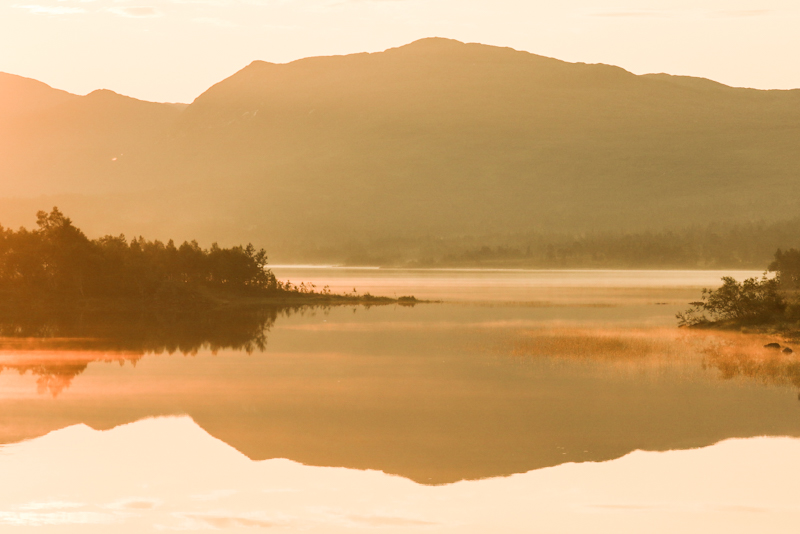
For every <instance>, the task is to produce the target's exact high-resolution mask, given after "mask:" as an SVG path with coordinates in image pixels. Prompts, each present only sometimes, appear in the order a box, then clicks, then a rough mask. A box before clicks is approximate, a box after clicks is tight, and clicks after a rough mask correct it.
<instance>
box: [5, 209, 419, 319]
mask: <svg viewBox="0 0 800 534" xmlns="http://www.w3.org/2000/svg"><path fill="white" fill-rule="evenodd" d="M37 226H38V228H36V229H34V230H26V229H25V228H20V229H19V230H18V231H13V230H10V229H5V228H2V227H0V295H1V296H2V301H1V302H2V303H3V308H5V310H3V311H6V312H8V311H9V310H13V309H14V308H17V307H20V306H25V307H31V306H34V307H36V306H39V307H56V308H60V309H63V308H64V307H73V306H75V305H81V306H84V307H90V308H93V309H98V308H100V309H102V308H115V307H121V306H123V307H130V306H133V307H136V306H140V307H145V308H158V309H165V308H172V309H175V310H190V309H209V308H214V307H219V306H225V305H231V304H241V303H248V304H258V303H270V304H281V303H284V304H298V303H301V302H309V303H324V302H327V303H339V302H341V303H343V302H348V303H358V302H367V303H375V304H377V303H381V302H393V301H394V300H395V299H389V298H382V297H373V296H371V295H368V294H367V295H363V296H356V295H353V296H344V295H334V294H332V293H331V292H330V291H329V289H328V288H327V287H326V288H323V289H322V290H320V291H317V289H316V287H315V286H313V285H306V284H300V285H299V286H294V285H292V284H291V283H290V282H281V281H279V280H277V279H276V277H275V275H274V274H273V273H272V272H271V271H270V270H269V269H268V268H267V254H266V252H265V251H264V250H263V249H260V250H257V249H256V248H255V247H254V246H253V245H251V244H249V245H247V246H236V247H231V248H221V247H219V246H217V244H213V245H212V246H211V248H210V249H203V248H201V247H200V246H199V245H198V244H197V242H196V241H192V242H184V243H183V244H181V245H180V246H176V245H175V244H174V243H173V242H172V241H171V240H170V241H169V242H167V243H162V242H161V241H157V240H156V241H147V240H145V239H144V238H142V237H138V238H134V239H131V240H130V241H129V240H127V239H126V238H125V236H124V235H120V236H105V237H101V238H99V239H89V238H88V237H87V236H86V235H85V234H84V233H83V232H82V231H81V230H80V229H78V228H77V227H76V226H75V225H73V223H72V221H71V220H70V219H69V218H68V217H66V216H64V214H63V213H61V211H59V210H58V208H53V210H52V211H51V212H50V213H47V212H44V211H40V212H38V213H37ZM398 300H399V299H398ZM411 301H413V298H411V297H405V298H404V300H403V302H404V303H407V302H411Z"/></svg>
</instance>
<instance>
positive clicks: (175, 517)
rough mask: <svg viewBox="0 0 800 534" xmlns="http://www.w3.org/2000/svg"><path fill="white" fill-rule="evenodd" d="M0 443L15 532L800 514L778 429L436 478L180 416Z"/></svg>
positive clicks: (678, 522) (360, 528) (593, 526)
mask: <svg viewBox="0 0 800 534" xmlns="http://www.w3.org/2000/svg"><path fill="white" fill-rule="evenodd" d="M0 451H1V452H0V473H2V474H3V475H4V477H5V478H4V480H13V481H14V483H13V484H0V530H3V531H5V530H9V531H11V532H17V531H21V532H25V531H28V530H33V531H42V530H44V531H47V532H50V531H56V532H59V533H62V534H63V533H71V532H80V533H83V532H94V531H97V532H115V533H123V534H124V533H137V534H138V533H142V532H156V531H164V530H167V531H171V530H179V531H192V532H193V531H205V530H216V531H222V532H240V531H241V532H251V531H253V530H254V529H258V528H268V529H269V531H270V532H311V533H316V532H319V533H325V534H331V533H349V532H365V531H367V532H373V531H381V532H383V531H390V532H416V531H420V532H426V533H431V532H432V533H439V532H441V533H445V532H448V533H450V532H458V533H461V534H472V533H475V534H479V533H486V532H503V533H506V532H510V533H514V532H519V533H522V532H558V533H586V532H592V533H614V534H620V533H637V534H638V533H641V532H648V533H669V534H672V533H675V532H689V533H698V534H699V533H707V532H770V533H775V534H779V533H784V532H785V533H789V532H792V533H793V532H795V531H796V528H797V527H796V525H797V522H798V520H800V508H798V506H797V502H798V499H799V498H800V491H798V489H797V483H796V482H797V479H798V477H800V464H799V463H798V462H797V461H796V459H797V458H798V455H800V440H798V439H788V438H764V437H761V438H751V439H747V440H728V441H725V442H722V443H719V444H716V445H714V446H712V447H708V448H704V449H700V450H691V451H669V452H661V453H657V452H641V451H639V452H634V453H632V454H629V455H627V456H625V457H623V458H620V459H617V460H613V461H609V462H605V463H583V464H566V465H561V466H559V467H555V468H552V469H543V470H538V471H532V472H527V473H522V474H517V475H514V476H511V477H507V478H491V479H486V480H479V481H466V482H460V483H456V484H450V485H443V486H433V487H432V486H424V485H419V484H415V483H413V482H411V481H409V480H407V479H404V478H400V477H395V476H388V475H386V474H384V473H381V472H377V471H357V470H352V469H341V468H337V469H331V468H320V467H311V466H304V465H301V464H298V463H296V462H292V461H289V460H285V459H273V460H267V461H263V462H253V461H250V460H248V459H247V458H245V457H244V456H242V455H241V454H239V453H237V452H236V451H235V450H233V449H232V448H230V447H229V446H227V445H225V444H224V443H222V442H220V441H218V440H216V439H214V438H213V437H211V436H209V435H208V434H207V433H206V432H204V431H203V430H202V429H200V428H199V427H198V426H197V425H196V424H194V423H193V422H192V421H191V420H190V419H189V418H186V417H179V418H158V419H149V420H145V421H140V422H137V423H134V424H131V425H125V426H121V427H118V428H115V429H113V430H110V431H106V432H97V431H94V430H91V429H89V428H87V427H86V426H83V425H79V426H73V427H70V428H65V429H62V430H59V431H56V432H53V433H52V434H49V435H47V436H44V437H42V438H39V439H36V440H34V441H30V442H25V443H21V444H18V445H13V446H6V447H3V448H2V449H0ZM31 473H47V475H46V476H31ZM48 529H52V530H48Z"/></svg>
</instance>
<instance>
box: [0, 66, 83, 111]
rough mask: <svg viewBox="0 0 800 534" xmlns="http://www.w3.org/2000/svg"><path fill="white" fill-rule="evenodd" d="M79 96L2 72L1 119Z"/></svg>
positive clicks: (0, 85)
mask: <svg viewBox="0 0 800 534" xmlns="http://www.w3.org/2000/svg"><path fill="white" fill-rule="evenodd" d="M76 98H78V96H77V95H73V94H72V93H68V92H66V91H60V90H58V89H53V88H52V87H50V86H49V85H47V84H44V83H42V82H39V81H36V80H31V79H30V78H23V77H22V76H15V75H13V74H6V73H4V72H0V120H4V119H6V118H7V117H10V116H13V115H22V114H26V113H33V112H37V111H42V110H45V109H48V108H52V107H54V106H57V105H59V104H63V103H65V102H69V101H70V100H74V99H76Z"/></svg>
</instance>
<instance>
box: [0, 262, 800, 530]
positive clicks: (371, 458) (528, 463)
mask: <svg viewBox="0 0 800 534" xmlns="http://www.w3.org/2000/svg"><path fill="white" fill-rule="evenodd" d="M273 270H274V272H275V274H276V275H277V276H278V278H279V279H282V280H286V279H288V280H291V281H292V282H293V283H299V282H306V283H313V284H315V285H316V286H317V289H321V288H322V287H324V286H328V287H330V289H331V290H333V291H334V292H338V293H344V292H348V293H353V292H355V293H358V294H365V293H370V294H373V295H387V296H398V297H399V296H403V295H414V296H416V297H417V298H418V299H424V300H429V301H432V302H428V303H421V304H417V305H415V306H400V305H395V304H392V305H383V306H372V307H364V306H337V307H331V308H305V309H303V308H300V309H297V308H294V309H282V310H278V309H276V310H271V311H269V312H265V313H264V314H262V315H259V316H257V317H247V318H242V319H241V320H240V319H238V318H233V319H231V320H230V321H226V322H225V323H224V324H223V323H219V322H208V323H203V324H195V325H191V327H187V326H186V325H175V324H169V325H166V326H164V325H160V326H158V327H157V328H156V327H151V326H147V327H137V328H124V329H118V330H114V329H112V328H106V327H102V328H101V327H93V328H94V329H92V328H89V326H87V325H83V324H80V321H78V322H77V323H75V324H77V325H78V326H75V325H74V324H73V327H72V328H71V329H69V328H65V327H62V328H60V329H58V328H56V329H53V328H52V327H45V326H41V325H40V326H37V327H36V328H30V329H29V330H26V328H28V327H25V328H22V327H20V326H19V325H10V326H8V325H7V326H5V327H4V330H3V332H5V335H6V337H3V338H2V340H0V343H1V344H2V350H1V351H0V370H1V371H0V444H3V445H2V446H0V480H3V484H1V485H0V530H2V531H3V532H6V531H8V532H17V531H20V532H29V531H34V532H73V531H74V532H110V531H113V532H150V531H153V532H155V531H161V530H183V531H189V532H192V531H206V530H212V531H213V530H219V531H224V532H227V531H230V532H238V531H243V532H244V531H258V530H259V529H269V531H276V532H297V531H309V532H325V533H327V532H372V531H376V532H412V531H420V532H458V533H462V532H464V533H472V532H476V533H478V532H493V531H494V532H553V533H556V532H558V533H563V532H615V533H616V532H676V531H687V532H715V531H722V530H723V529H725V530H726V531H728V532H754V531H760V532H794V531H795V530H796V527H793V525H795V524H796V522H797V520H798V519H800V489H798V488H797V482H796V481H797V480H798V478H799V477H798V475H800V439H798V438H800V401H798V389H800V360H798V358H797V357H796V356H795V355H794V354H792V355H785V354H782V353H778V352H772V351H769V350H767V349H765V348H764V347H763V345H764V344H766V343H768V342H771V341H776V339H773V338H770V337H768V336H763V335H756V334H742V333H738V332H713V331H694V330H685V329H679V328H677V327H676V321H675V317H674V315H675V313H676V312H678V311H682V310H683V309H685V308H686V307H687V303H688V302H690V301H693V300H697V299H698V298H699V295H700V291H701V288H703V287H715V286H717V285H719V280H720V277H721V276H723V275H731V276H734V277H736V278H737V279H742V278H744V277H749V276H757V275H759V274H760V273H751V272H728V271H726V272H716V271H522V270H520V271H499V270H498V271H481V270H387V269H346V268H333V267H326V268H321V267H302V266H301V267H297V266H277V267H275V268H274V269H273ZM433 301H435V302H433ZM71 324H72V323H71ZM777 341H779V342H781V343H783V341H782V340H777Z"/></svg>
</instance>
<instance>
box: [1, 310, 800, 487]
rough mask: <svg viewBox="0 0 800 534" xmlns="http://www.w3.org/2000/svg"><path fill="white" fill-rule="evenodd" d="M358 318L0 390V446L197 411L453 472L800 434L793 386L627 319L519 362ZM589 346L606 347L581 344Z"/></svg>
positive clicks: (239, 427) (478, 344) (236, 434)
mask: <svg viewBox="0 0 800 534" xmlns="http://www.w3.org/2000/svg"><path fill="white" fill-rule="evenodd" d="M416 311H417V310H415V312H416ZM369 313H370V314H381V313H395V314H402V313H404V312H403V311H402V310H400V311H398V312H391V311H390V310H388V309H387V310H377V311H376V310H372V311H370V312H369ZM430 313H438V312H437V311H436V310H432V311H430ZM464 313H476V312H475V310H472V309H467V310H466V311H465V312H464ZM350 316H352V313H350V311H349V310H339V311H337V310H333V311H332V312H331V316H326V317H318V318H315V319H312V318H304V319H303V321H304V322H301V324H299V325H298V324H297V322H296V321H287V322H289V323H292V324H294V325H295V326H297V328H296V329H292V328H288V329H287V328H280V329H279V328H275V329H273V333H272V334H271V338H270V350H269V351H268V352H266V353H264V354H263V355H257V356H256V357H251V356H247V355H246V354H243V353H241V352H233V351H228V352H224V353H223V354H224V358H219V357H214V356H211V355H209V354H207V353H204V352H203V351H200V352H199V353H198V354H197V356H196V357H195V358H192V359H191V360H187V359H184V358H167V357H148V358H145V359H144V360H141V361H140V362H139V364H138V365H137V369H136V371H135V372H126V369H119V368H117V367H116V366H99V367H98V368H95V369H96V371H97V372H99V373H102V374H101V375H96V378H95V381H93V382H92V381H90V380H89V377H85V376H83V377H81V379H80V380H79V381H76V383H75V384H73V386H72V387H71V388H70V389H69V390H67V391H65V392H64V393H62V394H61V395H60V396H59V398H58V399H57V401H55V402H57V404H54V401H53V400H52V399H50V398H48V397H47V396H44V395H39V396H32V397H31V398H28V399H12V400H0V411H2V413H3V422H4V424H3V425H0V442H5V443H9V442H16V441H20V440H21V439H25V438H30V437H34V436H37V435H42V434H45V433H47V432H49V431H51V430H53V429H57V428H63V427H65V426H69V425H72V424H77V423H85V424H88V425H90V426H92V427H94V428H97V429H108V428H112V427H115V426H118V425H120V424H123V423H127V422H131V421H136V420H139V419H143V418H146V417H151V416H154V415H179V414H188V415H190V416H191V417H192V419H194V421H195V422H196V423H197V424H198V425H199V426H201V427H202V428H203V429H205V430H206V431H207V432H209V433H210V434H211V435H212V436H214V437H216V438H218V439H220V440H222V441H224V442H226V443H228V444H229V445H231V446H232V447H234V448H236V449H237V450H239V451H240V452H242V453H243V454H245V455H246V456H248V457H249V458H251V459H254V460H262V459H268V458H289V459H291V460H295V461H298V462H301V463H304V464H307V465H322V466H339V467H341V466H344V467H351V468H358V469H379V470H382V471H385V472H387V473H393V474H399V475H402V476H405V477H408V478H411V479H413V480H415V481H418V482H422V483H444V482H452V481H455V480H460V479H464V478H466V479H477V478H484V477H490V476H498V475H508V474H512V473H519V472H525V471H529V470H531V469H536V468H541V467H547V466H553V465H558V464H562V463H564V462H584V461H600V460H607V459H612V458H616V457H619V456H622V455H625V454H627V453H629V452H630V451H632V450H636V449H644V450H667V449H684V448H693V447H700V446H705V445H709V444H713V443H716V442H717V441H720V440H723V439H726V438H730V437H749V436H759V435H790V436H798V435H800V429H799V428H798V426H797V413H796V412H797V400H796V393H794V392H793V391H791V390H788V389H787V388H780V387H762V386H760V385H754V384H752V383H751V384H748V383H746V382H742V381H738V382H736V381H719V380H718V379H717V377H716V372H714V373H713V374H712V375H709V374H708V373H704V372H703V370H702V369H701V366H700V363H701V362H702V361H703V357H704V355H705V354H704V353H703V352H702V350H701V349H702V347H700V348H696V349H697V350H695V349H693V348H692V345H691V344H689V345H679V346H677V348H673V349H672V350H673V352H670V353H667V354H666V356H667V357H666V358H664V360H663V361H661V360H658V359H657V357H658V354H659V351H660V350H661V348H663V345H664V344H666V341H664V340H661V339H656V340H655V342H654V343H651V344H649V345H648V343H647V339H646V338H645V337H644V336H640V335H636V336H633V338H631V337H630V336H629V337H628V338H625V337H624V336H622V335H621V332H619V331H618V332H616V333H615V335H611V334H609V335H605V337H604V338H603V336H604V334H603V333H602V332H601V333H600V334H599V335H595V336H594V337H590V336H587V335H581V332H574V334H575V335H574V336H573V337H572V338H569V336H566V335H564V333H562V336H561V338H562V339H561V341H558V340H556V341H552V340H549V338H548V337H547V336H546V334H547V333H548V332H549V330H547V329H543V330H542V332H541V333H542V336H539V338H538V339H535V340H534V343H535V345H530V344H529V345H526V346H525V347H531V346H536V347H540V349H541V350H542V351H543V352H539V353H535V352H530V353H529V354H530V355H528V356H524V355H523V354H522V353H520V354H518V357H516V358H514V357H510V355H509V351H508V350H507V349H508V346H507V345H503V346H502V350H501V351H500V352H499V353H497V352H492V353H490V354H489V355H487V353H486V348H487V347H486V345H485V344H486V340H487V338H486V333H485V332H483V333H480V332H476V331H475V328H473V327H471V326H469V325H465V326H464V327H463V328H461V327H458V326H457V325H455V326H454V325H449V326H446V327H436V328H423V327H420V326H419V324H417V323H414V324H412V325H410V326H409V325H405V326H404V325H403V324H397V323H394V322H392V323H389V324H388V325H381V324H380V323H378V324H377V325H376V324H374V323H356V324H354V325H353V327H354V329H350V328H346V327H347V326H348V324H349V323H348V321H351V320H353V319H351V318H350ZM336 318H338V320H339V322H338V323H334V320H335V319H336ZM324 321H327V322H324ZM332 323H334V324H332ZM280 325H281V323H278V325H277V326H278V327H280ZM301 326H302V328H301ZM356 332H357V334H356ZM278 333H279V334H280V335H278ZM584 333H585V332H584ZM612 334H614V333H612ZM600 338H603V339H605V341H603V339H600ZM502 339H503V340H507V338H506V337H505V336H503V338H502ZM514 339H518V338H514ZM598 339H600V340H599V341H598ZM592 344H594V345H595V346H597V347H599V349H601V350H602V351H603V352H605V353H606V354H605V355H604V356H603V357H602V358H599V359H597V358H596V359H590V358H586V357H584V356H582V354H585V353H586V352H587V351H586V350H585V349H586V347H588V346H591V345H592ZM558 347H562V351H561V353H559V354H557V353H555V352H554V351H556V349H557V348H558ZM615 350H616V351H618V352H617V353H616V355H615V353H614V351H615ZM692 350H695V352H687V351H692ZM548 353H550V355H548ZM681 356H682V357H683V358H684V359H681ZM653 361H656V362H657V363H658V365H655V366H654V367H653V369H652V371H650V370H648V369H650V368H649V367H648V365H651V363H652V362H653ZM642 362H643V363H642ZM671 362H674V363H671ZM662 364H663V365H662ZM0 378H2V376H0ZM26 387H29V386H28V384H26Z"/></svg>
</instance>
